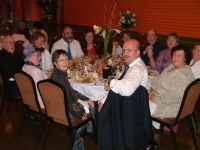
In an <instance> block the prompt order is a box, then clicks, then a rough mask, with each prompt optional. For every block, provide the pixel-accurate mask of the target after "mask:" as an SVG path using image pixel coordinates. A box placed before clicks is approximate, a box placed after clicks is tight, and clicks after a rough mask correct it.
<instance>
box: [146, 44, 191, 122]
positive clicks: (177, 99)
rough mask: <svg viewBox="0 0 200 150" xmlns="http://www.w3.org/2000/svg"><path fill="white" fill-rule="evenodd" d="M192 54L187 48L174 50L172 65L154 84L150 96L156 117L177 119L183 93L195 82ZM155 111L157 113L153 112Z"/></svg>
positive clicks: (151, 108)
mask: <svg viewBox="0 0 200 150" xmlns="http://www.w3.org/2000/svg"><path fill="white" fill-rule="evenodd" d="M190 58H191V54H190V51H189V49H188V47H187V46H183V45H178V46H175V47H174V48H172V63H173V64H171V65H169V66H168V67H167V68H166V69H165V70H164V71H163V72H162V74H161V75H160V76H158V77H157V79H156V81H155V82H154V84H153V86H152V88H151V91H150V94H149V99H150V110H151V112H152V113H153V116H154V117H160V118H173V117H176V115H177V113H178V111H179V108H180V105H181V101H182V97H183V93H184V91H185V89H186V87H187V86H188V85H189V84H190V83H191V82H192V81H193V80H194V76H193V74H192V71H191V69H190V67H189V66H188V65H187V64H189V62H190ZM153 109H154V111H155V112H153Z"/></svg>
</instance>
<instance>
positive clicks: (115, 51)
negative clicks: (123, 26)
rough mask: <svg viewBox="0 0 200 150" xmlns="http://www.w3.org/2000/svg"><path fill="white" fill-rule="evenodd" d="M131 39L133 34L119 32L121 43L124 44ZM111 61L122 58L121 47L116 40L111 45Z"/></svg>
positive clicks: (127, 31) (126, 31)
mask: <svg viewBox="0 0 200 150" xmlns="http://www.w3.org/2000/svg"><path fill="white" fill-rule="evenodd" d="M132 38H133V33H132V32H131V31H129V30H125V31H123V32H121V40H122V43H125V42H126V41H128V40H130V39H132ZM112 46H113V47H112V59H116V58H118V57H121V56H122V47H121V45H119V42H117V41H116V40H114V41H113V43H112Z"/></svg>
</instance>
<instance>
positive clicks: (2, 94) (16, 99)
mask: <svg viewBox="0 0 200 150" xmlns="http://www.w3.org/2000/svg"><path fill="white" fill-rule="evenodd" d="M2 86H3V79H2V77H1V75H0V95H1V97H2V99H3V100H2V102H1V105H0V114H1V112H2V110H3V107H4V104H5V102H6V101H9V105H8V108H7V114H8V113H9V110H10V107H11V104H12V101H19V100H21V97H20V96H19V97H13V98H6V97H5V94H4V91H3V87H2Z"/></svg>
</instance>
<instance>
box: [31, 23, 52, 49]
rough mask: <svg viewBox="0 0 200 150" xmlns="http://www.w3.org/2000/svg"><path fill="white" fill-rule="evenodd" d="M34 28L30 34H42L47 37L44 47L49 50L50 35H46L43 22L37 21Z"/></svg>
mask: <svg viewBox="0 0 200 150" xmlns="http://www.w3.org/2000/svg"><path fill="white" fill-rule="evenodd" d="M33 26H34V27H33V28H32V29H31V30H30V31H29V33H30V34H31V35H32V34H34V33H35V32H40V33H42V34H44V35H45V41H44V46H45V48H46V49H47V50H49V44H48V35H47V33H46V31H45V30H44V28H43V24H42V22H41V21H36V22H35V23H34V24H33Z"/></svg>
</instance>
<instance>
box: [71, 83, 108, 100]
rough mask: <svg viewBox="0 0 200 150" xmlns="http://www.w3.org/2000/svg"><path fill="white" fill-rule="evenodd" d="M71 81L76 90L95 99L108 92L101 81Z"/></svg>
mask: <svg viewBox="0 0 200 150" xmlns="http://www.w3.org/2000/svg"><path fill="white" fill-rule="evenodd" d="M69 82H70V83H71V86H72V88H73V89H74V90H76V91H78V92H80V93H81V94H83V95H85V96H87V97H89V98H90V99H91V100H93V101H98V100H100V99H102V98H103V97H104V96H105V95H106V94H107V91H106V90H105V89H104V83H102V82H100V81H98V82H97V83H96V85H95V83H80V82H75V81H74V79H69Z"/></svg>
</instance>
